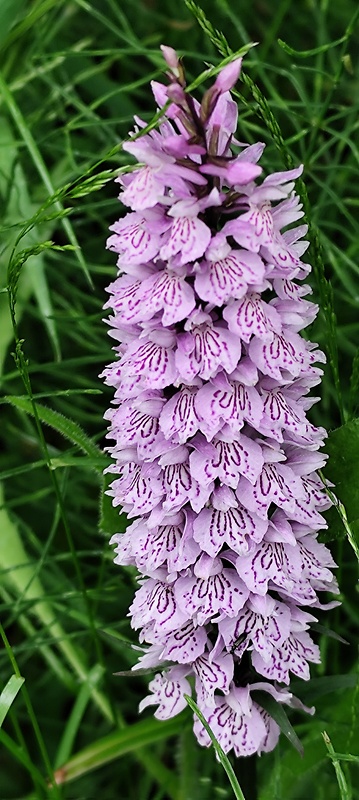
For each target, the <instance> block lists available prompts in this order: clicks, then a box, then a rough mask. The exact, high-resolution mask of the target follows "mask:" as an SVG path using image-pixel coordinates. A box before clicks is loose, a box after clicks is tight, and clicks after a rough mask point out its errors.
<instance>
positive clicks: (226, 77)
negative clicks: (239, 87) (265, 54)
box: [214, 58, 243, 94]
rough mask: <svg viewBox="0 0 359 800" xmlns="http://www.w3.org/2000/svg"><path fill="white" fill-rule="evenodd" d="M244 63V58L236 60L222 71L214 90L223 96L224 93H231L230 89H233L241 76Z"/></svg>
mask: <svg viewBox="0 0 359 800" xmlns="http://www.w3.org/2000/svg"><path fill="white" fill-rule="evenodd" d="M242 61H243V59H242V58H236V59H235V60H234V61H231V62H230V63H229V64H227V65H226V66H225V67H223V69H221V71H220V73H219V74H218V75H217V78H216V80H215V83H214V88H215V89H216V90H217V91H218V92H220V93H221V94H223V92H229V90H230V89H233V86H234V84H235V83H237V81H238V78H239V75H240V71H241V67H242Z"/></svg>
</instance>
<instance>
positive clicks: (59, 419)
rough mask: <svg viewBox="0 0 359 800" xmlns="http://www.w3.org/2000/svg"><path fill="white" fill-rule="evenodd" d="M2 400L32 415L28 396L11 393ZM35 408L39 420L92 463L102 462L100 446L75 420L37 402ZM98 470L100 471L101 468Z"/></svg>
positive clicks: (31, 406) (32, 411)
mask: <svg viewBox="0 0 359 800" xmlns="http://www.w3.org/2000/svg"><path fill="white" fill-rule="evenodd" d="M4 402H6V403H10V405H12V406H14V407H15V408H18V409H20V411H24V412H25V413H26V414H30V415H31V416H34V410H33V404H32V402H31V400H30V399H29V398H28V397H24V396H18V397H15V396H14V397H12V396H11V395H7V396H6V397H5V398H4ZM36 409H37V414H38V417H39V419H40V420H41V422H44V423H45V425H49V426H50V427H51V428H54V430H55V431H57V433H60V434H61V435H62V436H63V437H64V438H65V439H68V440H69V441H70V442H72V444H74V445H76V446H77V447H78V448H79V449H80V450H82V451H83V452H84V453H86V455H88V456H89V457H90V458H92V459H94V463H96V462H98V459H99V458H100V459H102V463H103V455H102V452H101V450H100V448H99V447H98V446H97V445H96V444H95V443H94V442H93V441H92V439H90V437H89V436H87V434H86V433H85V432H84V431H83V430H82V428H81V427H80V425H78V424H77V422H74V421H73V420H72V419H68V417H65V416H64V415H63V414H60V413H59V412H58V411H54V410H53V409H52V408H48V407H47V406H43V405H40V404H39V403H36ZM99 471H101V469H100V470H99Z"/></svg>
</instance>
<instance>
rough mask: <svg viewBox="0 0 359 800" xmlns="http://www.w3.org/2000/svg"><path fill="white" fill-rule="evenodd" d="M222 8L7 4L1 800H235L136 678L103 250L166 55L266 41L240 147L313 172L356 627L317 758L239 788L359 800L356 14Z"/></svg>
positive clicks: (321, 677)
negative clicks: (115, 473) (112, 539)
mask: <svg viewBox="0 0 359 800" xmlns="http://www.w3.org/2000/svg"><path fill="white" fill-rule="evenodd" d="M203 8H204V11H205V14H206V16H207V17H208V19H209V20H210V21H211V23H212V26H213V27H214V29H216V30H217V33H216V30H213V29H212V28H211V26H210V25H208V24H207V23H206V22H205V20H204V18H203V17H201V16H200V15H199V13H198V11H196V7H195V5H194V4H193V3H192V2H191V0H188V2H187V3H186V2H184V0H181V1H180V2H177V3H173V2H171V0H127V2H126V3H122V2H121V0H32V1H31V0H0V67H1V73H0V204H1V219H0V224H1V241H0V369H1V382H2V387H1V389H2V400H1V403H2V405H1V414H2V416H1V419H2V425H1V432H0V436H1V451H0V481H1V484H0V486H1V490H0V491H1V494H0V506H1V507H0V537H1V538H0V570H1V580H0V599H1V606H2V607H1V620H2V626H1V628H0V632H1V635H2V638H3V643H4V646H3V649H2V651H1V653H0V679H1V688H2V689H3V691H2V694H1V695H0V726H1V727H0V748H1V749H0V776H1V777H0V794H1V798H2V800H15V798H16V800H20V798H21V799H22V800H25V798H26V800H45V798H56V800H60V798H61V800H69V799H70V798H72V799H73V800H75V799H76V800H80V799H81V800H82V799H84V800H88V798H93V797H96V798H101V800H112V798H115V797H116V798H117V797H121V798H124V799H125V800H127V799H128V800H161V799H162V800H167V799H169V800H193V798H196V800H209V798H211V800H214V799H215V798H231V797H233V792H232V789H231V786H230V784H229V782H228V779H227V777H226V775H225V773H224V772H223V771H222V767H221V765H220V764H219V763H218V762H217V761H216V759H215V756H214V753H213V751H212V750H211V751H205V750H202V749H200V748H199V747H197V746H196V745H195V742H194V739H193V738H192V733H191V722H190V713H189V711H188V713H183V714H182V715H181V717H180V718H176V719H174V720H172V721H170V722H168V723H157V722H156V721H155V720H153V718H152V717H151V715H150V714H148V715H147V716H146V717H144V718H143V719H139V718H138V716H137V705H138V701H139V699H140V698H141V697H142V696H143V694H144V693H145V691H146V682H147V680H148V677H146V676H138V677H137V678H129V677H118V676H117V677H116V676H114V674H113V673H114V672H116V671H118V670H120V671H124V670H128V669H129V667H130V666H131V664H132V663H133V661H134V660H135V659H134V653H133V652H132V650H131V648H130V647H129V644H128V643H129V642H130V641H134V640H135V639H134V637H133V634H132V633H131V630H130V628H129V624H128V620H127V617H126V613H127V608H128V605H129V603H130V601H131V597H132V595H133V591H134V586H135V576H134V574H133V571H132V570H131V569H122V570H120V569H119V568H116V567H114V566H113V564H112V553H111V550H110V548H109V547H108V543H107V542H108V538H109V534H110V533H112V532H113V531H115V530H119V529H120V530H123V528H124V525H125V522H124V520H123V518H120V519H119V518H118V515H117V512H116V514H114V512H113V511H112V509H111V505H110V502H109V500H108V499H107V498H106V496H103V494H102V477H101V473H102V469H103V468H104V466H106V463H107V459H106V457H105V456H104V455H103V454H102V451H101V448H102V447H103V445H104V443H105V440H104V435H105V425H104V422H103V419H102V417H103V413H104V410H105V409H106V407H107V406H108V405H109V403H110V400H111V392H110V391H107V390H106V389H103V388H102V386H101V384H100V382H99V380H98V377H97V376H98V373H99V372H100V371H101V370H102V369H103V367H104V365H105V364H106V363H108V362H109V361H110V360H111V358H112V355H111V349H110V347H111V344H110V341H109V340H108V339H107V337H106V329H105V326H104V324H103V323H102V317H103V312H102V310H101V307H102V305H103V302H104V300H105V293H104V287H105V286H106V285H107V284H108V283H109V282H110V280H111V279H113V277H114V274H115V264H114V259H113V256H112V255H111V254H109V253H108V252H106V251H105V249H104V243H105V240H106V236H107V228H108V226H109V224H111V223H112V222H113V221H114V220H115V219H116V218H117V217H118V215H119V213H120V207H119V205H118V202H117V200H116V194H117V189H116V185H115V184H113V182H112V178H113V177H115V175H116V174H117V172H118V170H119V169H121V167H123V166H125V164H126V155H125V154H124V153H122V152H121V144H120V143H121V140H122V139H123V138H124V137H126V135H127V133H128V131H129V130H130V129H131V127H132V116H133V114H135V113H140V114H141V116H142V117H143V118H144V119H146V120H147V121H150V120H151V119H152V117H153V114H154V111H155V108H154V102H153V100H152V96H151V94H150V91H149V87H148V83H149V80H150V79H152V78H157V79H160V74H161V70H162V68H163V64H162V59H161V56H160V53H159V45H160V44H161V43H166V44H169V45H172V46H173V47H176V48H177V49H178V50H179V51H180V53H181V54H183V55H184V57H185V64H186V69H187V74H188V77H189V80H193V79H194V78H195V77H196V76H197V75H198V74H199V73H201V72H202V71H203V69H204V66H205V65H208V64H214V65H215V64H218V63H219V62H220V60H221V58H222V57H223V56H224V55H227V54H228V52H229V49H228V48H232V49H233V50H238V49H239V48H240V47H242V46H243V45H245V44H247V43H248V42H249V41H255V42H258V46H257V47H256V48H254V49H252V50H251V52H250V53H249V54H248V56H247V57H246V59H245V66H244V73H245V75H244V80H243V82H242V83H240V84H239V85H238V88H239V94H238V102H239V106H240V127H239V138H240V139H241V140H242V141H248V142H253V141H257V140H261V141H265V142H266V143H267V148H266V151H265V155H264V158H263V166H264V168H265V169H267V170H268V171H274V170H276V169H283V168H285V167H287V166H289V165H290V164H291V163H294V164H298V163H299V162H303V163H304V165H305V172H304V177H305V187H304V186H302V193H303V199H304V201H305V202H306V209H307V212H308V215H309V220H310V221H311V222H312V228H311V241H312V247H311V260H312V263H313V266H314V270H313V275H312V285H313V290H314V296H315V299H316V300H317V301H319V302H320V304H321V309H322V310H321V313H320V316H319V318H318V320H317V322H316V323H315V325H314V326H313V327H312V330H310V332H309V334H310V338H311V339H316V340H317V341H318V342H319V344H320V346H321V347H322V348H324V349H325V350H326V352H327V355H328V366H327V368H326V371H325V377H324V381H323V386H322V400H321V403H320V405H319V406H317V407H316V408H315V409H314V410H313V416H312V420H313V422H315V423H316V424H321V425H325V426H326V427H327V428H328V429H329V430H330V431H334V432H333V433H332V434H331V435H330V438H329V442H328V452H330V454H331V456H332V458H331V463H330V466H329V467H328V468H327V475H328V476H329V477H330V478H331V479H332V480H333V481H335V482H336V484H337V495H338V497H339V500H340V501H341V505H340V507H339V514H338V511H337V510H335V509H334V510H332V511H331V512H330V514H329V518H330V527H329V532H328V533H326V534H325V538H326V539H327V540H329V541H331V547H332V549H333V552H334V555H335V557H336V560H337V562H338V564H339V570H338V572H339V581H340V585H341V588H342V596H341V599H342V606H341V607H340V608H339V609H335V610H333V611H332V612H331V613H330V614H326V615H325V618H323V621H321V624H322V625H323V628H322V629H320V630H318V632H317V634H316V635H317V637H318V641H319V643H320V646H321V651H322V665H321V666H319V667H317V668H316V669H313V671H312V675H313V678H312V680H311V681H310V682H309V683H308V684H305V685H298V686H295V690H296V693H297V694H298V696H300V697H301V698H302V699H303V700H304V701H305V702H307V703H309V704H311V703H315V705H316V708H317V712H316V715H315V717H314V718H310V719H307V718H305V717H303V716H299V715H298V716H296V715H295V714H294V715H293V716H292V717H291V721H292V723H293V724H294V726H295V730H296V732H297V734H298V735H299V736H300V738H301V740H302V742H303V744H304V749H305V754H304V757H303V758H302V759H301V758H300V757H299V755H298V753H297V752H296V751H295V750H294V749H293V748H292V747H291V745H290V743H289V742H288V741H287V740H286V739H285V738H284V737H283V736H282V737H281V741H280V745H279V747H278V748H277V750H276V751H275V752H274V753H273V754H270V755H268V756H264V757H263V758H262V759H260V760H259V763H258V765H257V782H256V781H255V763H254V761H253V759H248V760H243V761H240V762H238V763H237V764H236V767H235V769H236V772H237V775H238V778H239V781H240V784H241V787H242V790H243V792H244V795H245V798H246V800H254V798H257V797H258V799H259V800H304V798H311V800H324V798H325V800H336V798H341V800H350V798H353V800H355V799H356V798H359V780H358V777H359V771H358V766H359V722H358V719H359V717H358V699H359V689H358V686H359V682H358V681H359V678H358V673H357V641H356V630H357V626H358V618H359V612H358V607H357V578H358V575H357V573H358V555H359V551H358V542H359V492H358V485H359V484H358V479H359V467H358V464H359V422H358V418H357V415H358V413H359V403H358V387H359V350H358V346H359V336H358V332H359V318H358V309H359V289H358V286H359V281H358V278H359V259H358V254H359V222H358V207H359V180H358V161H359V141H358V127H359V116H358V110H359V72H358V68H359V65H358V39H359V30H358V22H357V15H356V10H357V3H356V2H355V0H342V2H341V3H330V2H329V0H277V2H276V3H272V2H269V0H241V2H240V3H239V2H230V0H204V2H203ZM196 16H197V17H198V16H199V21H200V22H201V23H202V27H201V25H200V24H198V19H197V20H196ZM203 28H205V29H206V30H204V29H203ZM218 31H221V32H223V35H220V34H218ZM202 88H203V87H202V85H201V86H199V88H198V92H199V93H201V91H202ZM305 188H306V191H307V195H308V198H307V199H306V196H305ZM335 429H337V430H335ZM101 498H102V499H101ZM99 500H100V501H101V502H100V509H101V511H100V513H99ZM324 626H325V627H324ZM326 626H329V628H331V629H332V630H334V631H335V632H336V633H337V634H340V636H342V637H344V638H345V640H346V641H347V642H348V643H349V644H344V643H343V642H342V641H340V640H338V638H336V639H335V638H332V637H330V636H328V632H327V628H326ZM23 679H25V680H23ZM324 731H326V733H327V737H326V738H325V737H324V738H323V736H322V734H323V732H324ZM328 737H329V738H328ZM54 771H55V774H56V781H57V783H56V785H53V786H52V787H51V783H52V781H53V773H54Z"/></svg>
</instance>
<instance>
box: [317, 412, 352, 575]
mask: <svg viewBox="0 0 359 800" xmlns="http://www.w3.org/2000/svg"><path fill="white" fill-rule="evenodd" d="M326 450H327V453H328V455H329V461H328V464H327V466H326V468H325V477H326V478H328V479H329V480H330V481H332V482H333V483H334V489H333V495H334V496H333V499H334V500H335V498H337V499H338V500H339V504H336V506H337V511H338V512H339V517H340V519H341V522H342V525H340V522H339V518H338V516H337V515H335V513H334V509H331V511H330V512H328V521H329V532H330V534H331V535H334V536H335V535H338V529H339V533H340V531H341V530H343V527H342V526H344V529H345V531H346V533H347V536H348V539H349V541H350V544H351V545H352V547H353V549H354V551H355V553H356V556H357V558H358V561H359V548H358V541H359V419H355V420H352V421H351V422H347V423H346V424H345V425H342V427H341V428H337V429H336V430H335V431H332V432H331V433H330V434H329V437H328V440H327V443H326Z"/></svg>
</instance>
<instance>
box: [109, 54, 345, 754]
mask: <svg viewBox="0 0 359 800" xmlns="http://www.w3.org/2000/svg"><path fill="white" fill-rule="evenodd" d="M162 51H163V55H164V58H165V60H166V62H167V65H168V68H169V72H168V76H169V80H170V83H169V85H168V86H164V85H162V84H160V83H157V82H153V83H152V90H153V93H154V96H155V99H156V101H157V105H158V106H159V107H160V108H162V109H163V117H162V119H161V123H160V126H159V130H151V131H150V132H148V133H145V134H143V135H142V136H140V137H138V138H136V139H134V140H132V141H131V140H130V141H128V142H127V143H125V144H124V145H123V147H124V150H126V151H128V152H129V153H130V154H131V155H133V156H135V158H136V159H137V160H138V161H139V162H140V166H139V167H138V168H137V169H135V171H133V172H131V173H129V174H127V175H125V176H123V177H121V178H119V179H118V180H119V182H120V183H121V185H122V187H123V188H122V191H121V194H120V200H121V202H122V203H123V204H124V205H125V206H128V207H129V208H130V209H131V210H130V212H129V213H127V214H126V215H125V216H124V217H123V218H121V219H120V220H119V221H118V222H116V223H115V224H114V225H113V226H112V228H111V230H112V231H113V235H112V236H110V238H109V240H108V247H109V249H110V250H113V251H115V252H116V253H118V262H117V264H118V269H119V275H120V277H118V278H117V279H116V280H115V281H114V283H112V284H111V285H110V286H109V292H110V300H109V301H108V303H107V304H106V305H107V307H109V308H111V309H112V310H113V316H111V317H110V325H111V330H110V335H111V336H113V337H114V338H115V339H116V340H117V341H118V342H119V343H120V344H119V345H117V346H116V347H115V352H116V356H117V358H116V361H115V362H114V363H113V364H110V365H109V367H108V368H107V369H106V370H105V372H104V377H105V380H106V383H108V384H109V385H110V386H113V387H114V388H115V406H114V408H111V409H110V410H109V411H108V412H107V414H106V418H107V419H108V420H109V422H110V431H109V434H108V435H109V437H110V438H111V439H114V440H115V445H114V446H113V447H111V448H110V452H111V454H112V457H113V459H114V461H115V464H114V466H112V467H111V468H110V469H111V471H112V472H114V473H116V474H117V475H118V477H116V479H115V480H114V481H113V483H112V490H111V493H112V495H113V504H114V505H115V506H121V507H122V508H123V509H124V511H125V512H126V513H127V515H128V517H129V519H134V521H133V522H132V524H130V526H129V527H128V528H127V531H126V532H125V533H124V534H116V535H115V536H113V537H112V540H111V541H112V543H113V544H115V545H116V559H115V560H116V562H117V563H118V564H121V565H134V566H136V567H137V569H138V570H139V572H140V573H141V575H142V578H141V580H140V588H139V589H138V591H137V592H136V595H135V598H134V601H133V604H132V606H131V609H130V614H131V618H132V626H133V628H134V629H136V630H137V629H140V642H141V643H143V645H144V647H143V650H144V652H143V655H141V657H140V659H139V662H138V666H141V667H146V668H147V667H150V668H153V669H154V670H161V669H162V671H159V672H158V674H157V675H156V677H155V678H154V679H153V680H152V681H151V683H150V690H151V694H150V696H149V697H147V698H145V699H144V700H143V701H142V703H141V706H140V708H141V710H142V709H143V708H145V707H146V706H148V705H151V704H155V705H157V706H158V708H157V710H156V712H155V716H156V717H158V718H159V719H167V718H169V717H171V716H174V715H175V714H177V713H179V712H180V711H181V710H182V709H183V708H184V707H185V706H186V701H185V699H184V695H185V694H188V695H190V694H191V693H192V692H193V691H195V694H196V698H197V703H198V706H199V708H200V709H201V711H202V713H203V715H204V717H205V718H206V720H207V721H208V723H209V725H210V726H211V728H212V730H213V732H214V733H215V735H216V737H217V739H218V741H219V743H220V744H221V746H222V748H223V749H224V751H225V752H228V751H229V750H231V749H232V748H233V750H234V752H235V754H236V755H237V756H243V755H250V754H252V753H261V752H267V751H269V750H272V749H273V748H274V747H275V745H276V742H277V740H278V736H279V727H278V725H277V723H276V722H275V721H274V720H273V719H272V718H271V716H270V715H269V714H268V713H267V712H266V711H265V710H264V709H263V708H261V707H260V706H259V705H258V703H257V702H256V701H255V699H254V697H252V693H253V692H255V690H261V691H262V692H263V691H265V692H268V693H269V694H270V695H272V696H273V697H274V698H275V699H276V700H277V701H278V702H279V703H284V704H287V705H289V706H295V707H298V705H300V703H299V701H298V700H296V698H294V697H293V695H292V693H291V692H290V691H289V689H288V688H287V686H288V684H289V681H290V673H293V674H294V675H296V676H298V677H300V678H303V679H304V680H307V679H308V678H309V663H310V662H312V663H319V661H320V655H319V649H318V646H317V645H316V644H315V643H314V642H313V640H312V638H311V635H310V633H309V628H310V625H311V623H312V622H315V621H316V617H315V616H314V615H313V614H312V613H310V612H311V611H312V610H313V609H315V608H328V607H330V606H332V605H333V604H334V605H335V602H334V601H332V602H331V603H327V604H326V605H325V604H324V605H323V604H322V603H321V602H320V601H319V599H318V592H328V591H329V592H337V591H338V590H337V586H336V583H335V579H334V578H333V574H332V572H331V568H332V567H335V564H334V562H333V559H332V557H331V555H330V553H329V551H328V549H327V548H326V547H325V546H324V545H323V544H320V543H319V542H318V538H317V537H318V531H320V530H321V529H323V528H325V527H326V524H325V520H324V519H323V516H322V514H321V511H322V510H323V509H326V508H327V507H328V505H329V504H330V503H329V501H328V496H327V494H326V492H325V491H324V489H323V484H322V481H321V480H320V478H319V477H318V475H317V472H316V470H318V469H319V468H320V467H322V466H323V464H324V463H325V455H323V454H322V453H321V452H319V448H320V447H321V446H322V443H323V439H324V437H325V430H324V429H323V428H316V427H314V426H313V425H312V424H311V423H310V422H308V420H307V417H306V412H307V411H308V409H309V408H310V407H311V406H312V404H313V403H314V402H315V401H316V400H317V399H318V398H314V397H308V392H309V391H310V390H311V389H312V387H313V386H316V385H317V384H318V383H319V382H320V377H321V374H322V372H321V370H320V369H319V368H318V367H317V366H315V364H316V363H317V362H323V361H324V356H323V353H322V352H321V351H320V350H318V349H316V345H315V344H312V343H311V342H309V341H308V340H306V339H304V338H303V337H302V336H301V335H300V333H299V332H300V331H301V330H303V329H304V328H306V326H307V325H309V324H310V323H311V322H312V321H313V320H314V318H315V317H316V314H317V311H318V309H317V306H316V305H314V304H313V303H311V302H309V301H308V300H307V299H305V298H306V296H307V295H308V294H310V291H311V290H310V287H309V286H307V285H303V284H302V283H300V281H302V280H303V279H305V278H306V277H307V275H308V273H309V272H310V266H309V265H308V264H306V263H304V262H303V261H301V256H302V255H303V253H304V252H305V250H306V248H307V242H304V241H302V237H303V236H304V235H305V233H306V230H307V226H305V225H299V226H298V227H293V223H296V222H297V221H298V220H299V219H300V218H301V217H302V216H303V212H302V207H301V204H300V202H299V198H298V197H297V195H296V194H295V192H294V181H295V179H296V178H297V177H298V176H299V175H300V174H301V172H302V167H298V168H297V169H294V170H291V171H288V172H276V173H273V174H271V175H268V176H267V177H265V178H264V180H262V179H261V177H260V176H261V174H262V168H261V167H260V166H259V165H258V161H259V159H260V157H261V154H262V151H263V148H264V145H263V144H262V143H260V142H258V143H257V144H254V145H251V146H247V145H245V144H242V143H240V142H238V141H237V140H236V139H235V138H234V135H235V132H236V127H237V105H236V103H235V102H234V101H233V100H232V98H231V95H230V92H229V90H230V89H231V88H232V87H233V85H234V84H235V82H236V81H237V79H238V76H239V73H240V68H241V59H237V60H235V61H232V62H231V63H229V64H228V65H227V66H225V67H224V69H222V71H221V72H220V73H219V74H218V76H217V78H216V80H215V83H214V85H213V86H212V87H211V88H210V89H209V90H208V91H207V92H206V93H205V94H204V97H203V99H202V102H201V103H199V102H198V101H197V100H195V99H194V98H193V97H192V96H191V95H190V94H189V93H188V92H187V91H186V83H185V77H184V72H183V67H182V64H181V62H180V61H179V60H178V57H177V55H176V53H175V52H174V51H173V50H172V49H171V48H169V47H163V48H162ZM136 125H137V128H136V131H137V132H139V131H141V129H142V128H143V127H144V123H143V122H142V120H140V119H136ZM232 148H234V149H232ZM258 179H259V182H258ZM298 281H299V283H298ZM308 607H309V609H310V612H309V611H308V610H307V608H308ZM168 664H169V666H168ZM194 731H195V734H196V736H197V739H198V741H199V742H200V743H201V744H203V745H209V743H210V740H209V737H208V734H207V732H206V731H205V729H204V727H203V726H202V724H201V722H200V721H199V719H198V718H196V719H195V722H194Z"/></svg>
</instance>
